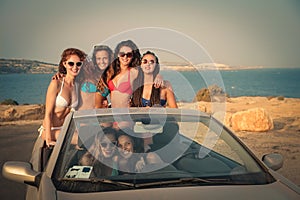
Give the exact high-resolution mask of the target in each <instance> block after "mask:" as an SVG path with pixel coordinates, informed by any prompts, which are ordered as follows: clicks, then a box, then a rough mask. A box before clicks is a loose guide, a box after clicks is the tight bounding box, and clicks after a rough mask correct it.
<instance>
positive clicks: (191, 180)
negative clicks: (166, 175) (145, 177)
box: [135, 178, 228, 188]
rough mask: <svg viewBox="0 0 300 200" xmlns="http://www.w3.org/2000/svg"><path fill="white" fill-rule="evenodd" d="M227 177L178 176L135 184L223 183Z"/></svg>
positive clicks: (144, 185) (141, 185) (142, 185)
mask: <svg viewBox="0 0 300 200" xmlns="http://www.w3.org/2000/svg"><path fill="white" fill-rule="evenodd" d="M227 181H228V179H203V178H180V179H175V180H166V181H155V182H150V183H140V184H135V187H136V188H139V187H151V186H157V185H160V186H161V185H172V184H195V183H204V184H215V183H220V182H222V183H225V182H227Z"/></svg>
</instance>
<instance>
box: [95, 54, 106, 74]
mask: <svg viewBox="0 0 300 200" xmlns="http://www.w3.org/2000/svg"><path fill="white" fill-rule="evenodd" d="M95 58H96V64H97V66H98V67H99V69H100V70H105V69H106V68H107V66H108V64H109V55H108V53H107V51H105V50H101V51H97V53H96V54H95Z"/></svg>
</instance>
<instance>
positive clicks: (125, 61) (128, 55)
mask: <svg viewBox="0 0 300 200" xmlns="http://www.w3.org/2000/svg"><path fill="white" fill-rule="evenodd" d="M132 57H133V52H132V49H131V48H130V47H128V46H123V47H121V48H120V51H119V53H118V58H119V61H120V65H121V66H127V67H128V66H129V64H130V63H131V61H132Z"/></svg>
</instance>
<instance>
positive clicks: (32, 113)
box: [0, 104, 45, 122]
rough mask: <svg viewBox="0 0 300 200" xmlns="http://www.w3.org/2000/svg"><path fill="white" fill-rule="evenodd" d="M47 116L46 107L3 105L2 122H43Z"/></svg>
mask: <svg viewBox="0 0 300 200" xmlns="http://www.w3.org/2000/svg"><path fill="white" fill-rule="evenodd" d="M44 115H45V105H37V104H36V105H18V106H11V105H1V108H0V122H9V121H10V122H11V121H18V120H41V119H43V118H44Z"/></svg>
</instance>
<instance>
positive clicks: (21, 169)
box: [2, 161, 40, 186]
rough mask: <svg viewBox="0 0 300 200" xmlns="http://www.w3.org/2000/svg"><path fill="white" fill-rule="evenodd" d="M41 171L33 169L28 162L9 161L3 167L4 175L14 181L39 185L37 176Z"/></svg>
mask: <svg viewBox="0 0 300 200" xmlns="http://www.w3.org/2000/svg"><path fill="white" fill-rule="evenodd" d="M39 174H40V173H39V172H36V171H34V170H33V169H32V166H31V164H30V163H28V162H19V161H8V162H6V163H4V165H3V167H2V175H3V176H4V177H5V178H7V179H9V180H12V181H16V182H19V183H26V184H30V185H33V186H38V183H37V178H38V175H39Z"/></svg>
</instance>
